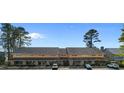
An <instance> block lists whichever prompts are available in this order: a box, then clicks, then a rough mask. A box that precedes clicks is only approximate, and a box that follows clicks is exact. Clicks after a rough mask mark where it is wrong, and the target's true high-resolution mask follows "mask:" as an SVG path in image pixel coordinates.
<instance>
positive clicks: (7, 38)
mask: <svg viewBox="0 0 124 93" xmlns="http://www.w3.org/2000/svg"><path fill="white" fill-rule="evenodd" d="M1 25H2V27H1V31H2V35H1V40H2V43H3V48H4V49H6V50H7V53H8V59H9V58H10V52H11V49H12V48H11V37H12V30H13V29H12V25H11V24H9V23H3V24H1Z"/></svg>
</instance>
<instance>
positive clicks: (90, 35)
mask: <svg viewBox="0 0 124 93" xmlns="http://www.w3.org/2000/svg"><path fill="white" fill-rule="evenodd" d="M98 36H99V33H98V32H97V30H95V29H90V30H89V31H88V32H87V33H86V34H85V35H84V42H85V43H86V46H87V47H89V48H93V47H94V43H96V42H101V40H99V38H98Z"/></svg>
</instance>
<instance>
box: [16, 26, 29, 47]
mask: <svg viewBox="0 0 124 93" xmlns="http://www.w3.org/2000/svg"><path fill="white" fill-rule="evenodd" d="M16 30H17V36H18V37H17V40H18V41H17V46H18V48H21V47H24V46H29V45H30V42H31V37H30V36H29V32H27V31H26V30H25V29H24V28H23V27H17V29H16Z"/></svg>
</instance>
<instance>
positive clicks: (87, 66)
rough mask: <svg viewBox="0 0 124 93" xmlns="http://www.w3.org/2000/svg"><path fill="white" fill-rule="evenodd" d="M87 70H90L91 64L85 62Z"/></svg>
mask: <svg viewBox="0 0 124 93" xmlns="http://www.w3.org/2000/svg"><path fill="white" fill-rule="evenodd" d="M84 67H85V68H86V69H87V70H92V66H91V65H90V64H85V66H84Z"/></svg>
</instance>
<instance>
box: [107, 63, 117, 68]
mask: <svg viewBox="0 0 124 93" xmlns="http://www.w3.org/2000/svg"><path fill="white" fill-rule="evenodd" d="M107 67H108V68H113V69H119V65H118V64H116V63H110V64H108V65H107Z"/></svg>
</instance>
